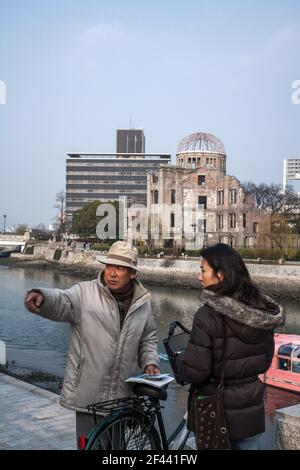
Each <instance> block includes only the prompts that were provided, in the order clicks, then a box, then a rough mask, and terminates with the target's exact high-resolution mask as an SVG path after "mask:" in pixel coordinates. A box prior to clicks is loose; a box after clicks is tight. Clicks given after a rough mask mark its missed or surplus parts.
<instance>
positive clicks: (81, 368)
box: [75, 357, 84, 387]
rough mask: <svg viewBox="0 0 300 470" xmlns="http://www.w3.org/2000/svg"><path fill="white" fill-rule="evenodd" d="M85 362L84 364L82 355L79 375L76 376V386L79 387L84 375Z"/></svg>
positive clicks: (78, 368)
mask: <svg viewBox="0 0 300 470" xmlns="http://www.w3.org/2000/svg"><path fill="white" fill-rule="evenodd" d="M83 364H84V357H81V358H80V362H79V364H78V366H77V376H76V380H75V387H78V385H79V383H80V380H81V376H82V371H83Z"/></svg>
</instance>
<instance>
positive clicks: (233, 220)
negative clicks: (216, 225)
mask: <svg viewBox="0 0 300 470" xmlns="http://www.w3.org/2000/svg"><path fill="white" fill-rule="evenodd" d="M235 227H236V215H235V214H234V213H232V214H229V228H235Z"/></svg>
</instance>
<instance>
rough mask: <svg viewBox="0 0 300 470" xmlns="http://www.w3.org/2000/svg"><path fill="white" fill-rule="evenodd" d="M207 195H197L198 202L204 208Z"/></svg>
mask: <svg viewBox="0 0 300 470" xmlns="http://www.w3.org/2000/svg"><path fill="white" fill-rule="evenodd" d="M206 203H207V196H198V204H199V205H202V206H203V209H206Z"/></svg>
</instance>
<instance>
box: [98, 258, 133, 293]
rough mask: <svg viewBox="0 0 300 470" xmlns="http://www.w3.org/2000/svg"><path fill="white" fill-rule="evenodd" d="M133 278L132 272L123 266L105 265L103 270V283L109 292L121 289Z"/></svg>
mask: <svg viewBox="0 0 300 470" xmlns="http://www.w3.org/2000/svg"><path fill="white" fill-rule="evenodd" d="M134 277H135V272H134V270H133V269H130V268H125V267H124V266H115V265H114V264H107V265H106V266H105V269H104V281H105V284H106V285H107V287H108V288H109V289H110V290H111V291H114V290H118V289H122V287H124V286H126V284H128V283H129V282H130V280H131V279H133V278H134Z"/></svg>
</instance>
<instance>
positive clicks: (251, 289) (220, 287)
mask: <svg viewBox="0 0 300 470" xmlns="http://www.w3.org/2000/svg"><path fill="white" fill-rule="evenodd" d="M201 256H202V258H203V259H205V260H206V261H207V262H208V264H209V266H210V267H211V268H212V270H213V272H214V274H215V276H217V277H219V276H218V274H219V273H221V274H223V280H222V281H220V283H219V284H214V285H211V286H209V287H208V288H207V289H209V290H213V291H214V292H216V293H218V294H220V295H228V296H231V297H233V296H234V297H235V298H237V299H238V300H240V301H242V302H244V303H250V304H255V305H256V304H260V303H261V302H262V297H261V294H260V291H259V289H258V288H257V287H256V286H255V285H254V284H253V282H252V280H251V278H250V274H249V272H248V269H247V268H246V265H245V263H244V261H243V260H242V258H241V256H240V255H239V253H238V252H237V251H235V250H234V249H233V248H231V247H230V246H229V245H225V244H224V243H217V244H216V245H212V246H210V247H209V248H205V249H204V250H203V251H202V253H201Z"/></svg>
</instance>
